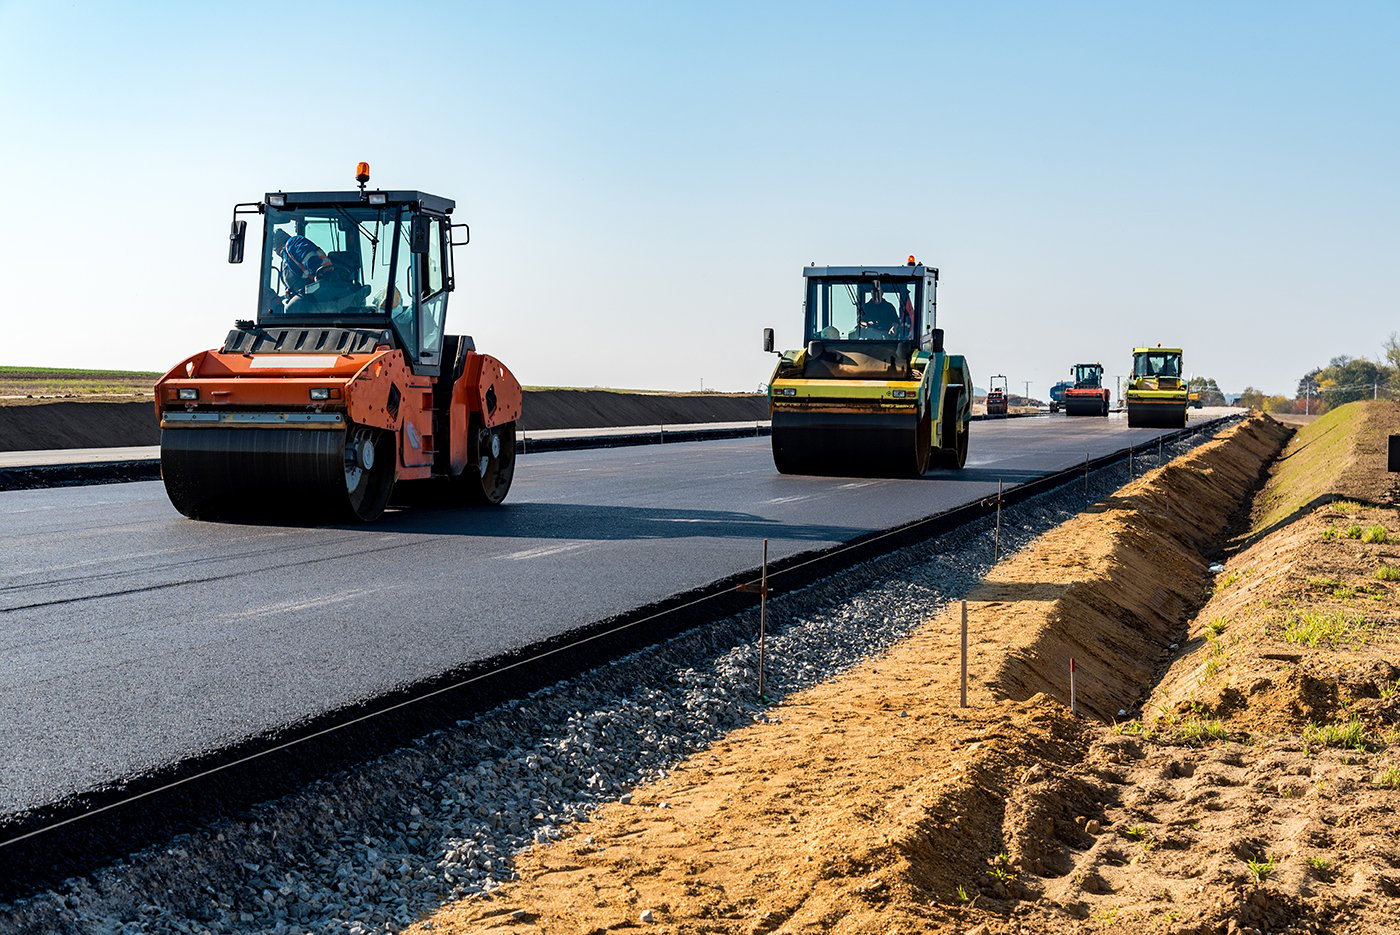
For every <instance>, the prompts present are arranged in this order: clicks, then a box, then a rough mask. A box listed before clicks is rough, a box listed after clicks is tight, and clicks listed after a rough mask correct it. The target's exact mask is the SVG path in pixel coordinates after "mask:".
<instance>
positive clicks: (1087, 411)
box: [1065, 395, 1108, 416]
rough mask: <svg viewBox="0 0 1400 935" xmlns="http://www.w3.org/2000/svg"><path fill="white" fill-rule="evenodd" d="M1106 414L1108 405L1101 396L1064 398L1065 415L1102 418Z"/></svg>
mask: <svg viewBox="0 0 1400 935" xmlns="http://www.w3.org/2000/svg"><path fill="white" fill-rule="evenodd" d="M1107 414H1108V405H1107V404H1106V403H1105V402H1104V401H1103V397H1102V396H1068V395H1066V396H1065V415H1069V416H1102V415H1107Z"/></svg>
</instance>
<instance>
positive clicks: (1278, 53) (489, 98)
mask: <svg viewBox="0 0 1400 935" xmlns="http://www.w3.org/2000/svg"><path fill="white" fill-rule="evenodd" d="M1397 48H1400V4H1397V3H1395V2H1386V3H1365V2H1349V3H1344V4H1334V3H1312V4H1304V3H1287V2H1259V3H1245V2H1235V3H1217V2H1210V3H1207V2H1201V3H1171V4H1164V3H1121V2H1104V3H1035V4H1032V3H860V4H856V3H851V4H827V3H801V4H780V3H770V4H765V3H753V2H748V3H728V2H707V3H695V4H688V3H679V4H671V3H655V2H653V3H591V4H572V3H570V4H562V3H561V4H554V3H532V4H515V3H493V4H481V3H442V4H432V3H412V2H405V3H396V4H367V3H364V4H362V3H339V4H296V3H285V2H282V3H275V4H274V3H246V4H241V5H237V6H235V5H217V6H216V5H205V4H175V3H142V2H132V3H126V4H112V3H88V2H78V3H62V2H28V0H0V126H3V128H4V131H3V133H0V169H3V172H4V187H5V189H6V201H7V206H8V209H9V210H8V216H9V218H10V221H9V223H7V224H6V225H4V227H3V228H0V271H3V272H4V273H5V274H6V275H5V276H4V279H3V281H4V283H5V289H4V298H3V299H0V364H33V365H47V366H80V367H114V368H121V369H152V370H164V369H166V368H168V367H170V366H172V365H174V364H175V363H176V362H177V361H179V360H180V359H182V358H183V357H185V356H186V355H188V354H190V353H193V352H194V351H197V350H201V349H204V348H207V347H212V346H217V345H218V344H219V343H220V341H221V340H222V336H223V334H224V333H225V331H226V330H227V329H228V327H229V326H230V324H231V322H232V320H233V319H234V318H237V317H247V316H249V315H251V314H252V309H253V299H254V297H255V289H256V285H255V278H256V273H255V267H254V265H253V264H244V265H243V266H230V265H228V264H227V263H226V262H225V258H224V254H225V250H226V236H227V229H228V221H229V212H230V208H231V207H232V205H233V204H234V203H235V202H240V201H249V200H256V199H257V198H259V197H260V196H261V194H262V193H263V192H266V191H270V190H277V189H284V190H288V191H293V190H297V189H326V188H349V187H351V186H352V179H351V175H352V173H353V167H354V164H355V163H356V162H357V161H359V160H362V159H363V160H368V161H369V162H370V163H371V164H372V166H373V169H374V183H375V184H377V185H383V186H384V187H394V188H420V189H423V190H426V191H431V192H435V193H437V194H442V195H446V196H448V197H452V198H455V199H456V200H457V203H458V206H459V208H458V213H459V214H460V216H461V217H460V219H461V220H466V221H468V222H469V223H471V225H472V233H473V236H472V244H471V245H470V246H469V247H466V248H464V249H463V250H459V253H458V281H459V289H458V291H457V293H456V294H455V295H454V297H453V306H452V310H451V313H450V325H451V326H452V328H453V330H459V331H463V332H465V333H469V334H472V335H473V336H474V337H475V338H476V340H477V344H478V347H480V348H482V349H483V350H487V351H489V352H491V353H494V354H496V355H497V356H499V357H501V358H502V359H503V360H504V361H505V362H506V363H507V364H508V365H509V366H511V368H512V369H514V370H515V372H516V374H517V375H518V376H519V377H520V378H521V380H522V381H524V382H527V383H534V384H552V385H582V386H592V385H612V386H632V387H654V388H676V389H693V388H698V387H699V386H700V384H701V381H702V380H703V381H704V384H705V385H706V386H713V387H719V388H722V389H751V388H754V387H756V386H757V385H758V384H760V383H761V382H763V381H765V380H766V379H767V376H768V373H769V371H770V369H771V365H772V358H771V357H770V356H768V355H765V354H763V353H762V352H761V350H760V331H761V329H762V328H763V327H764V326H765V325H771V326H773V327H774V328H776V329H777V333H778V343H779V344H780V345H783V346H793V345H794V344H795V343H796V342H797V341H798V340H799V339H800V320H799V319H800V314H801V309H800V305H801V296H800V268H801V267H802V266H804V265H806V264H807V263H808V262H810V261H816V262H817V263H818V264H848V263H857V264H876V263H899V262H901V261H902V260H903V258H904V257H905V256H906V255H908V254H910V253H915V254H917V255H918V256H919V257H920V259H922V260H925V261H927V262H929V263H931V264H933V265H937V266H939V267H941V269H942V273H943V288H942V289H941V291H940V311H941V322H940V324H941V325H942V326H943V327H944V328H945V330H946V332H947V341H948V345H949V347H950V349H953V350H955V351H960V352H962V353H965V354H966V355H967V356H968V358H969V361H970V363H971V366H972V369H973V373H974V375H975V376H976V378H977V382H978V383H979V385H985V379H986V376H987V375H989V374H991V373H1006V374H1008V375H1009V377H1010V379H1011V382H1012V386H1013V388H1014V389H1016V390H1017V391H1019V390H1020V389H1021V381H1024V380H1030V381H1032V384H1031V389H1032V392H1033V393H1039V394H1043V393H1044V392H1045V390H1046V388H1047V387H1048V386H1049V384H1050V383H1051V382H1053V381H1054V380H1056V379H1059V377H1060V375H1061V373H1063V372H1064V371H1066V370H1067V369H1068V367H1069V365H1070V364H1072V363H1074V362H1076V361H1080V360H1102V361H1103V362H1104V364H1105V365H1106V366H1107V368H1108V372H1109V374H1110V375H1112V374H1116V373H1122V372H1124V371H1125V369H1126V367H1127V365H1128V356H1129V349H1130V348H1131V347H1132V346H1133V345H1134V344H1140V343H1153V344H1155V343H1159V342H1160V343H1163V344H1181V345H1183V346H1184V347H1185V348H1186V352H1187V369H1188V370H1190V371H1192V372H1195V373H1198V374H1203V375H1207V376H1213V377H1215V378H1216V379H1217V380H1219V382H1220V384H1221V386H1222V387H1223V388H1224V389H1226V390H1227V391H1237V390H1239V389H1240V388H1241V387H1242V386H1243V385H1245V384H1247V383H1252V384H1254V385H1256V386H1260V387H1262V388H1264V389H1266V390H1269V391H1274V392H1291V391H1292V388H1293V386H1294V384H1295V382H1296V380H1297V378H1298V377H1299V376H1300V375H1301V374H1302V373H1303V372H1304V371H1305V370H1307V369H1308V368H1310V367H1312V366H1314V365H1318V364H1322V363H1325V362H1326V360H1327V358H1329V357H1331V356H1333V355H1335V354H1341V353H1346V354H1351V355H1357V356H1359V355H1375V354H1378V353H1379V351H1380V345H1381V342H1382V341H1383V340H1384V339H1385V337H1386V336H1387V335H1388V334H1390V333H1391V332H1392V331H1394V330H1397V329H1400V315H1397V314H1396V312H1397V302H1396V299H1395V295H1396V291H1397V286H1396V285H1395V283H1394V282H1393V280H1394V279H1395V268H1396V266H1397V260H1398V259H1400V181H1397V173H1396V167H1397V166H1398V165H1400V107H1398V106H1397V95H1398V94H1400V90H1398V89H1400V55H1397V53H1396V49H1397Z"/></svg>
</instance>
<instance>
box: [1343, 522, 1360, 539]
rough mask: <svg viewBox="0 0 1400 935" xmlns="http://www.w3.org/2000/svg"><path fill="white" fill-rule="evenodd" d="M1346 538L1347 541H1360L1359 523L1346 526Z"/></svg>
mask: <svg viewBox="0 0 1400 935" xmlns="http://www.w3.org/2000/svg"><path fill="white" fill-rule="evenodd" d="M1346 537H1347V538H1348V539H1360V538H1361V524H1360V523H1352V524H1351V525H1350V526H1348V527H1347V529H1346Z"/></svg>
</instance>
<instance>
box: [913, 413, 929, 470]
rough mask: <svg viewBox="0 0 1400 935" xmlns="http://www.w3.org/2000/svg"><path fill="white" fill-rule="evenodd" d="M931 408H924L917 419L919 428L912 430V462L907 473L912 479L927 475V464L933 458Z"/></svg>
mask: <svg viewBox="0 0 1400 935" xmlns="http://www.w3.org/2000/svg"><path fill="white" fill-rule="evenodd" d="M933 451H934V448H933V407H931V406H930V407H926V408H925V409H924V414H923V415H922V416H920V417H919V426H918V428H916V429H915V430H914V460H913V464H912V466H911V467H910V470H909V473H910V474H911V475H912V476H913V477H923V476H924V475H925V474H927V473H928V468H929V462H930V461H931V460H932V457H933Z"/></svg>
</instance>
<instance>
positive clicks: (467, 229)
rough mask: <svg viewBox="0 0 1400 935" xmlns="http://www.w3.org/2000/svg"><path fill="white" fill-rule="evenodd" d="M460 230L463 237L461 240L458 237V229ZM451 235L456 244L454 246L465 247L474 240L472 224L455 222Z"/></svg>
mask: <svg viewBox="0 0 1400 935" xmlns="http://www.w3.org/2000/svg"><path fill="white" fill-rule="evenodd" d="M459 230H460V231H461V232H462V239H461V240H458V239H457V231H459ZM450 236H451V238H452V246H454V247H465V246H466V245H467V244H469V243H471V242H472V229H471V225H469V224H453V225H452V233H451V235H450Z"/></svg>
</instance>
